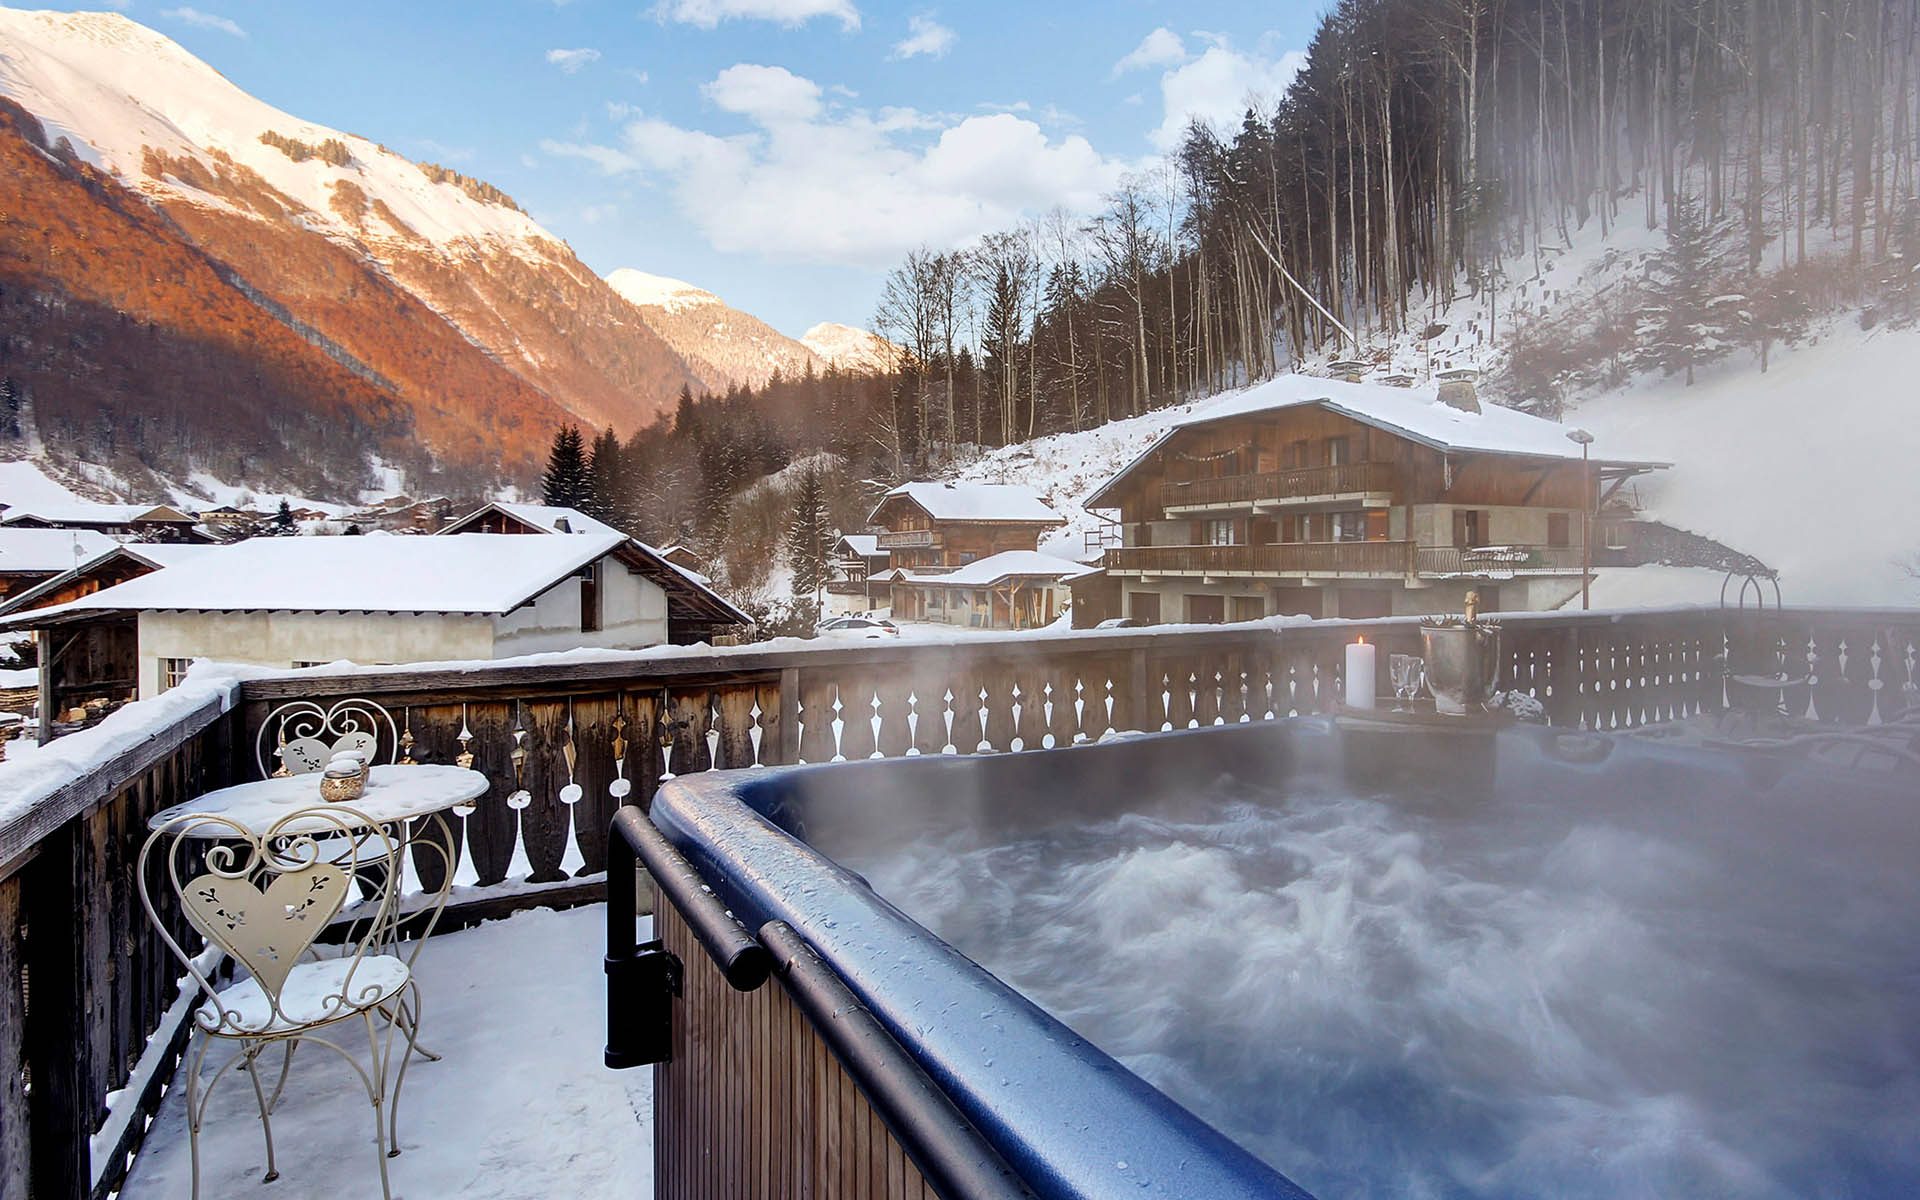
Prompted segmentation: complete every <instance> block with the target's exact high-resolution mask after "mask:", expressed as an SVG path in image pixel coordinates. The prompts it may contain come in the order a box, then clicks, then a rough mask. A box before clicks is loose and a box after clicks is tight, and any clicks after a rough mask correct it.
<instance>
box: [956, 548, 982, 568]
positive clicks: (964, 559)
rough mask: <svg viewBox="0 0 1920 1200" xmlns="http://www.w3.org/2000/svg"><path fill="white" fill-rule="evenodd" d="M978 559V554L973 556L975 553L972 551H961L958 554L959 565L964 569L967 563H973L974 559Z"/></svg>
mask: <svg viewBox="0 0 1920 1200" xmlns="http://www.w3.org/2000/svg"><path fill="white" fill-rule="evenodd" d="M979 557H980V556H979V555H978V554H975V553H974V552H973V551H971V550H962V551H961V552H960V565H961V566H963V567H964V566H966V565H967V564H968V563H970V562H972V561H973V560H974V559H976V558H979Z"/></svg>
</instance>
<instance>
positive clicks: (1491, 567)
mask: <svg viewBox="0 0 1920 1200" xmlns="http://www.w3.org/2000/svg"><path fill="white" fill-rule="evenodd" d="M1106 564H1107V569H1108V570H1109V571H1112V572H1114V573H1116V574H1121V575H1202V576H1212V577H1217V578H1228V577H1237V576H1250V577H1261V576H1275V577H1282V578H1306V577H1312V576H1345V577H1357V578H1375V579H1381V578H1403V577H1404V578H1414V577H1420V578H1436V579H1446V578H1463V579H1511V578H1514V577H1516V576H1522V575H1565V574H1572V575H1578V574H1579V573H1580V570H1581V558H1580V548H1579V547H1578V546H1476V547H1457V546H1419V545H1416V544H1414V543H1412V542H1383V541H1368V542H1280V543H1275V544H1271V545H1240V546H1116V547H1110V548H1109V549H1108V550H1107V558H1106Z"/></svg>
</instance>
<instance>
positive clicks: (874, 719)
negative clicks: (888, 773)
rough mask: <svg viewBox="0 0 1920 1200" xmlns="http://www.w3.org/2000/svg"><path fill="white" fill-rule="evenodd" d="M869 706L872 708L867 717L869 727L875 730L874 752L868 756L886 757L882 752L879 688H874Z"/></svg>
mask: <svg viewBox="0 0 1920 1200" xmlns="http://www.w3.org/2000/svg"><path fill="white" fill-rule="evenodd" d="M867 707H868V708H869V709H870V710H872V713H871V715H870V716H869V717H868V718H867V728H869V729H871V730H872V731H873V753H872V754H869V755H867V757H868V758H885V757H886V755H884V754H882V753H881V752H880V726H881V724H882V721H881V717H880V691H879V689H878V688H876V689H874V693H873V698H872V699H871V700H869V701H868V702H867Z"/></svg>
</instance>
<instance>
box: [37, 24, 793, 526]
mask: <svg viewBox="0 0 1920 1200" xmlns="http://www.w3.org/2000/svg"><path fill="white" fill-rule="evenodd" d="M697 291H698V289H691V288H685V287H684V286H683V287H681V288H679V289H678V290H677V291H676V295H675V296H674V297H663V299H665V300H666V301H667V302H666V303H663V304H659V305H656V306H648V307H642V306H636V305H635V304H634V303H633V302H631V301H629V300H627V299H624V298H622V296H621V295H620V294H619V293H618V292H616V291H615V289H614V288H613V287H611V286H609V284H608V282H607V281H606V280H603V279H601V278H600V277H599V276H598V275H596V274H595V273H594V272H593V271H592V270H590V269H589V268H587V267H586V265H585V264H583V263H582V262H580V260H579V259H578V258H577V257H575V255H574V253H573V251H572V250H571V249H570V248H569V247H568V246H567V245H566V244H565V243H564V242H563V241H562V240H561V239H560V238H558V237H556V236H555V235H553V234H552V233H550V232H548V231H547V230H545V229H543V228H542V227H541V226H540V225H539V224H538V223H537V222H535V221H534V220H533V219H532V218H531V217H529V216H528V215H527V214H526V213H525V212H523V211H522V210H521V209H520V208H519V206H518V205H516V204H515V203H514V201H513V200H512V199H511V198H510V197H509V196H507V195H506V194H505V193H503V192H501V191H499V190H498V189H497V188H494V187H492V186H491V185H489V184H487V183H485V182H483V181H481V180H478V179H474V178H470V177H468V176H466V175H463V174H461V173H459V172H457V171H453V170H450V169H448V168H446V167H443V166H439V165H436V164H433V163H424V162H415V161H412V160H410V159H408V158H406V157H405V156H403V155H401V154H398V153H396V152H394V151H393V150H391V149H389V148H387V147H385V146H383V145H381V144H379V143H377V142H374V141H370V140H368V139H366V138H363V137H358V136H355V135H353V134H348V133H344V132H342V131H339V130H335V129H330V128H328V127H326V126H323V125H318V124H315V123H313V122H311V121H306V120H302V119H301V118H299V117H297V116H294V115H292V114H290V113H286V112H284V111H281V110H279V109H277V108H274V107H273V106H271V105H269V104H266V103H264V102H262V101H260V100H258V99H256V98H254V97H253V96H250V95H248V94H247V93H246V92H244V91H242V90H241V89H239V88H238V87H236V86H234V84H233V83H231V82H230V81H229V80H227V79H226V78H225V77H224V76H222V75H221V74H220V73H219V72H218V71H216V70H215V69H214V68H213V67H211V66H209V65H208V64H207V63H205V62H202V61H201V60H199V59H198V58H196V57H194V56H193V55H192V54H190V53H188V52H187V51H186V50H185V49H183V48H182V47H180V46H179V45H178V44H176V43H174V42H173V41H172V40H170V39H168V38H167V37H165V36H163V35H162V34H159V33H157V32H155V31H153V30H151V29H148V28H146V27H145V26H142V25H140V24H138V23H136V22H134V21H132V20H129V19H127V18H126V17H123V16H120V15H118V14H114V13H51V12H23V11H19V10H13V9H0V326H4V327H6V328H8V329H9V331H10V332H11V333H13V334H14V337H15V343H14V346H13V347H12V353H11V354H10V357H9V361H8V363H7V365H6V367H5V381H8V382H9V386H10V387H11V388H12V389H13V390H12V392H11V393H10V395H11V397H12V398H13V402H14V403H15V404H16V405H17V406H18V407H19V408H20V410H21V411H22V412H23V413H24V415H25V417H26V418H27V421H28V423H29V425H30V426H31V427H30V428H29V429H28V430H27V434H26V436H27V437H28V438H29V439H37V441H36V443H35V448H36V449H38V447H39V446H41V445H44V448H45V452H46V453H49V454H51V455H53V456H54V457H57V458H64V459H66V460H68V461H90V462H100V463H106V462H108V460H113V461H112V462H111V463H109V464H108V465H112V466H114V467H115V468H116V469H121V470H125V471H128V472H132V473H137V472H139V471H141V470H151V471H152V472H154V473H155V474H158V475H164V476H166V477H168V478H171V479H176V480H177V479H185V478H187V477H189V476H191V475H193V474H194V473H196V472H207V473H211V474H214V475H218V476H220V477H222V478H227V479H230V480H235V481H245V482H251V483H256V484H259V485H261V486H264V487H269V488H275V489H281V488H284V489H290V490H298V491H301V492H303V493H304V494H308V495H328V494H341V495H342V497H343V498H351V497H350V496H349V495H347V494H348V493H352V492H355V491H357V490H358V489H359V487H360V486H363V485H367V484H369V483H370V482H371V481H372V480H373V479H375V478H376V477H378V476H379V475H380V474H381V473H382V471H383V469H398V470H400V471H401V472H402V473H405V474H408V475H411V476H414V477H416V478H415V479H414V480H413V481H412V483H411V486H416V487H422V488H424V487H432V486H435V485H434V484H433V483H432V482H431V480H430V479H428V478H427V477H429V476H434V475H441V476H445V475H449V474H452V475H457V476H458V477H459V479H460V481H461V482H463V483H466V484H469V485H478V486H485V485H487V484H489V483H500V482H507V481H510V480H514V479H525V478H530V477H531V474H532V472H533V470H534V468H535V466H536V464H537V463H538V461H539V460H540V457H541V456H542V455H543V454H544V451H545V446H546V442H547V439H548V438H549V437H550V435H551V432H552V430H553V428H554V427H555V426H556V425H557V424H559V423H561V422H563V421H578V422H581V423H583V424H586V425H589V426H592V427H605V426H609V425H610V426H613V427H614V428H615V429H617V430H619V431H620V432H621V433H623V434H625V433H629V432H631V431H633V430H635V429H637V428H640V427H642V426H644V425H645V424H646V423H647V422H649V421H650V420H651V419H652V418H653V417H654V416H656V415H657V414H659V413H660V412H662V411H664V410H665V409H667V408H668V407H669V406H670V405H671V404H672V403H673V401H674V398H675V396H676V395H677V394H678V392H679V391H680V389H681V388H682V387H683V386H692V387H693V388H694V389H695V391H696V392H698V391H703V390H709V389H722V388H725V387H726V386H728V385H729V384H730V383H734V382H755V381H758V380H759V379H761V378H764V375H765V374H770V373H771V371H772V369H774V367H775V366H780V367H781V369H787V364H799V363H803V362H804V361H805V360H806V359H807V357H809V355H810V352H809V351H807V350H806V349H805V348H804V347H801V346H800V345H799V344H798V343H796V342H793V341H792V340H791V339H786V338H782V337H781V336H780V335H779V334H778V333H776V332H774V331H773V330H771V329H768V328H766V327H765V326H764V325H761V324H760V323H759V322H757V321H755V320H754V319H753V318H752V317H749V316H747V315H746V314H743V313H735V312H734V310H731V309H727V308H725V306H724V305H719V304H718V301H717V300H715V301H712V302H711V303H708V302H706V301H705V300H704V299H702V300H701V301H700V302H699V303H688V302H689V301H691V300H693V299H694V298H695V293H697ZM702 295H703V296H704V294H702ZM709 309H712V310H713V313H715V314H719V315H718V316H717V318H715V317H713V316H712V314H709V312H708V310H709ZM3 441H4V431H3V430H0V442H3ZM20 452H23V448H22V447H21V446H19V445H14V446H8V445H5V444H0V457H7V456H9V455H10V454H15V453H20ZM475 472H479V474H478V476H476V475H475Z"/></svg>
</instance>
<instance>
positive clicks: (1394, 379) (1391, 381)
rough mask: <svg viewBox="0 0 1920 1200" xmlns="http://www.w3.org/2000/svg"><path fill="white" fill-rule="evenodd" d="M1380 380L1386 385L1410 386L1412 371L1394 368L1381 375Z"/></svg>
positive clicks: (1411, 383)
mask: <svg viewBox="0 0 1920 1200" xmlns="http://www.w3.org/2000/svg"><path fill="white" fill-rule="evenodd" d="M1380 382H1381V383H1384V384H1386V385H1387V386H1388V387H1397V388H1410V387H1412V386H1413V372H1412V371H1401V370H1394V371H1389V372H1388V373H1387V374H1385V375H1383V376H1381V378H1380Z"/></svg>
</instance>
